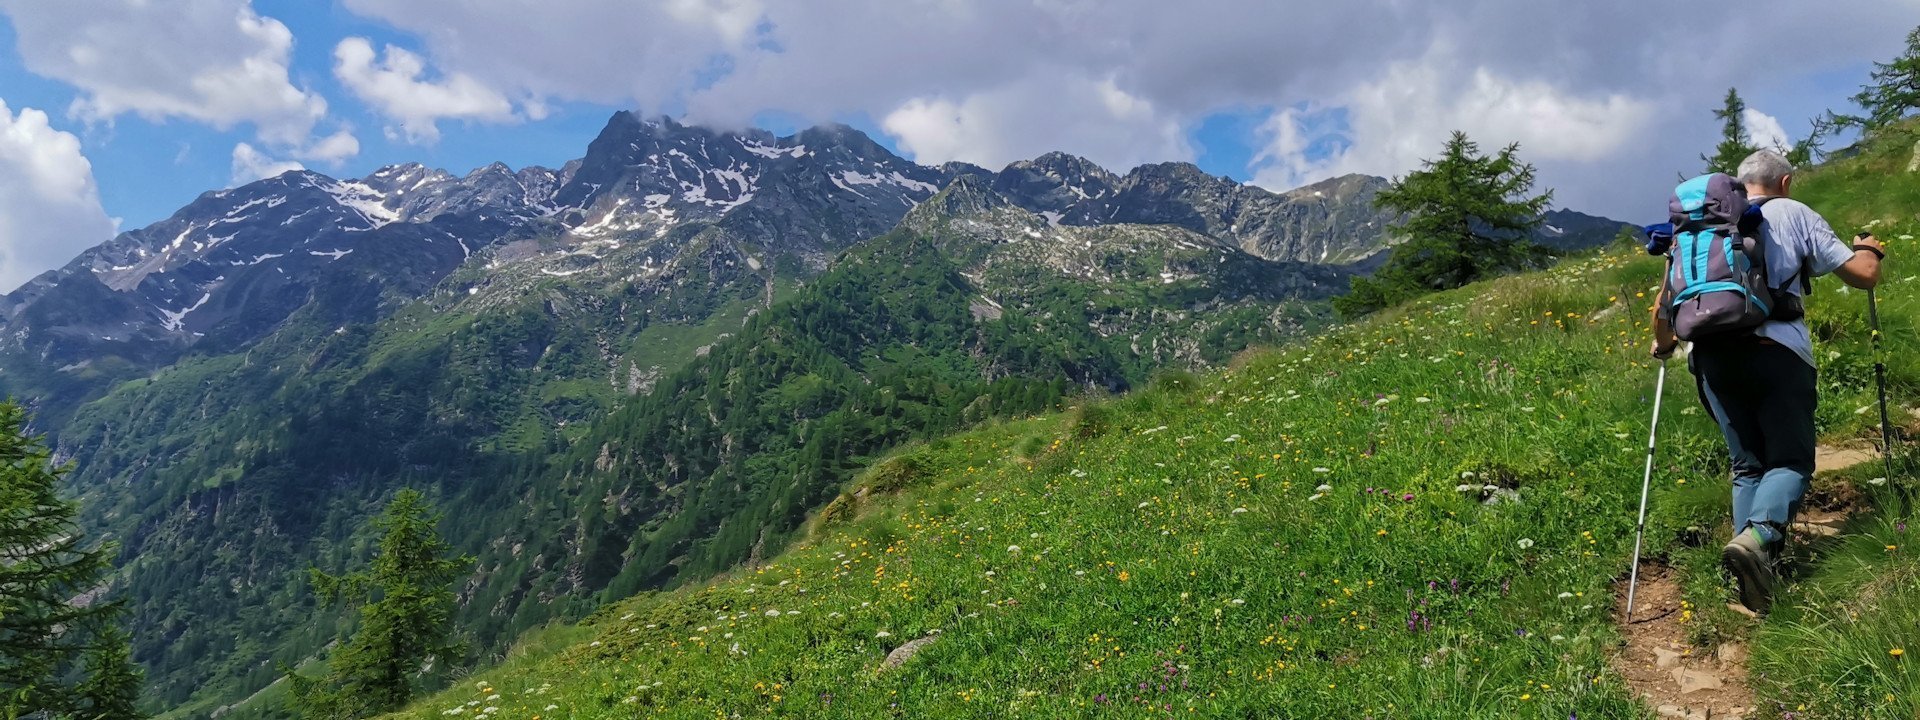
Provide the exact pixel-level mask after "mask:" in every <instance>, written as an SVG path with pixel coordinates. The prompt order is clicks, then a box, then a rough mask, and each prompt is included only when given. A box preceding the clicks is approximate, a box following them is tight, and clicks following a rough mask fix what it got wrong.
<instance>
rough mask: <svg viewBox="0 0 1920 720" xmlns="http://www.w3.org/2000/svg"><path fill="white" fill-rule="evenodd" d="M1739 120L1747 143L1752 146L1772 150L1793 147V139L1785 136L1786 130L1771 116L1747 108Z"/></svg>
mask: <svg viewBox="0 0 1920 720" xmlns="http://www.w3.org/2000/svg"><path fill="white" fill-rule="evenodd" d="M1740 120H1741V122H1742V123H1744V124H1745V125H1746V128H1747V139H1748V141H1749V142H1751V143H1753V144H1754V145H1756V146H1759V147H1763V148H1774V149H1782V148H1792V147H1793V138H1791V137H1788V136H1787V131H1786V129H1784V128H1782V127H1781V126H1780V121H1779V120H1778V119H1776V118H1774V117H1773V116H1772V115H1768V114H1766V113H1763V112H1760V111H1759V110H1755V109H1753V108H1747V109H1746V112H1743V113H1741V114H1740Z"/></svg>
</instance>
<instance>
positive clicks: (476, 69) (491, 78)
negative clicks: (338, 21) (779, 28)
mask: <svg viewBox="0 0 1920 720" xmlns="http://www.w3.org/2000/svg"><path fill="white" fill-rule="evenodd" d="M344 4H345V5H346V7H347V8H348V9H349V10H352V11H353V12H356V13H359V14H361V15H363V16H366V17H370V18H374V19H377V20H381V21H384V22H386V23H388V24H391V25H393V26H394V27H397V28H400V29H402V30H405V31H407V32H409V33H412V34H414V35H417V36H419V37H420V38H421V41H422V42H423V44H424V46H425V49H426V51H427V52H426V53H425V54H426V56H427V57H429V58H431V60H432V65H433V66H434V67H437V68H440V69H441V70H442V72H441V75H442V76H443V77H448V78H451V77H456V76H460V75H465V76H468V77H472V78H474V79H476V80H478V81H479V82H481V83H484V84H485V86H486V87H488V88H491V89H492V90H493V91H495V92H498V93H499V94H501V95H503V96H505V97H507V98H509V99H511V100H513V101H514V102H516V103H517V102H523V101H525V102H544V101H547V100H560V101H585V102H594V103H602V104H608V105H622V106H632V107H636V108H638V109H641V110H644V111H647V112H663V111H666V110H668V109H670V106H671V105H673V104H674V103H675V102H677V101H678V100H681V99H683V98H684V97H685V96H686V95H687V93H688V92H689V91H690V89H691V88H694V87H697V86H700V85H702V84H703V83H704V82H707V81H709V80H710V79H711V76H712V75H713V74H714V73H715V72H716V70H717V69H718V68H721V67H723V66H724V63H725V58H727V57H729V56H734V55H743V54H747V53H750V52H753V50H752V48H753V47H754V46H755V44H756V43H757V42H758V41H759V39H760V35H761V33H760V29H761V19H762V10H761V6H760V4H759V2H757V1H755V0H667V1H665V2H647V3H638V2H629V1H627V0H491V1H490V2H485V3H475V2H471V1H470V0H344ZM389 58H391V55H389ZM422 70H423V72H424V70H425V67H424V66H423V68H422Z"/></svg>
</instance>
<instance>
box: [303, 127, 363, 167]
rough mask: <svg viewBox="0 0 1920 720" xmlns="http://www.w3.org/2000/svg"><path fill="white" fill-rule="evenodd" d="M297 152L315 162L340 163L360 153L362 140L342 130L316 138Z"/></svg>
mask: <svg viewBox="0 0 1920 720" xmlns="http://www.w3.org/2000/svg"><path fill="white" fill-rule="evenodd" d="M296 154H297V155H299V156H300V157H301V158H304V159H307V160H312V161H314V162H323V163H328V164H332V165H338V164H340V162H341V161H343V160H346V159H347V158H350V157H353V156H355V155H359V154H360V140H359V139H357V138H355V137H354V136H353V133H352V132H350V131H347V130H341V131H339V132H336V133H334V134H332V135H328V136H326V137H324V138H320V139H319V140H315V141H314V142H313V143H312V144H311V145H308V146H306V147H304V148H300V149H299V150H298V152H297V153H296Z"/></svg>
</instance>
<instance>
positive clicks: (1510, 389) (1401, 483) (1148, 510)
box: [405, 154, 1920, 720]
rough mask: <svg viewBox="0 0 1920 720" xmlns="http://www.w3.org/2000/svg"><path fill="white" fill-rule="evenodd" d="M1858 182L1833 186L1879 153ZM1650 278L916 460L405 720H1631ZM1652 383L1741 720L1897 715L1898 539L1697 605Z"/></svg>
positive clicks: (1837, 174)
mask: <svg viewBox="0 0 1920 720" xmlns="http://www.w3.org/2000/svg"><path fill="white" fill-rule="evenodd" d="M1876 157H1879V156H1874V155H1871V154H1869V155H1868V156H1865V157H1863V158H1862V159H1860V160H1857V161H1852V162H1853V163H1855V164H1856V165H1865V164H1867V163H1870V162H1881V161H1885V162H1892V161H1893V159H1887V158H1881V159H1880V160H1875V158H1876ZM1891 157H1892V156H1888V158H1891ZM1895 159H1897V160H1898V161H1899V162H1904V158H1895ZM1843 171H1844V172H1843ZM1855 172H1856V170H1855V166H1854V165H1844V164H1843V165H1842V169H1841V170H1836V171H1834V172H1833V174H1832V175H1831V176H1829V175H1822V174H1818V173H1816V174H1813V175H1811V176H1809V177H1808V178H1807V179H1806V180H1804V181H1803V187H1804V188H1805V193H1804V196H1805V197H1807V198H1808V199H1810V200H1811V201H1812V202H1813V204H1814V205H1815V207H1816V208H1819V209H1825V207H1824V206H1823V203H1830V204H1832V205H1834V206H1835V207H1836V208H1837V212H1838V215H1837V217H1844V218H1846V219H1847V220H1848V221H1849V222H1855V221H1857V222H1863V223H1864V222H1867V221H1868V219H1867V218H1869V217H1878V218H1879V219H1880V220H1881V224H1880V226H1879V228H1880V229H1881V234H1882V236H1883V237H1887V238H1888V239H1889V240H1890V241H1891V242H1892V245H1893V248H1894V253H1895V254H1894V260H1893V261H1892V262H1890V263H1889V271H1888V279H1887V280H1888V285H1886V286H1885V290H1884V291H1883V297H1881V304H1882V308H1881V312H1882V316H1883V322H1885V323H1886V324H1887V325H1888V328H1889V329H1888V333H1887V339H1888V342H1889V343H1890V348H1889V350H1890V358H1892V362H1891V363H1890V372H1891V375H1892V380H1893V385H1894V389H1895V391H1896V400H1900V401H1903V402H1904V401H1909V400H1910V399H1911V398H1912V397H1914V395H1915V393H1914V392H1913V390H1914V388H1915V387H1916V384H1917V383H1916V381H1920V361H1916V359H1915V357H1916V356H1915V354H1914V352H1913V351H1914V350H1915V349H1916V348H1915V347H1914V345H1915V342H1914V335H1913V333H1912V332H1911V328H1912V325H1911V320H1912V318H1913V317H1914V312H1915V306H1916V304H1917V303H1916V301H1915V300H1914V299H1913V297H1912V296H1911V292H1912V290H1913V289H1915V288H1916V287H1920V286H1915V285H1911V284H1909V283H1910V281H1911V275H1903V274H1902V272H1903V271H1902V268H1903V267H1912V266H1911V265H1910V264H1907V265H1903V264H1902V263H1904V262H1906V261H1904V259H1903V258H1902V257H1901V255H1900V252H1901V251H1902V249H1903V246H1911V243H1910V242H1909V241H1910V239H1911V238H1910V235H1908V233H1911V232H1914V230H1915V229H1916V228H1920V226H1916V225H1915V223H1914V221H1913V216H1912V215H1911V214H1910V211H1909V210H1908V209H1906V208H1900V209H1890V210H1888V214H1887V215H1886V216H1884V217H1880V216H1874V215H1873V213H1872V211H1871V210H1869V209H1862V208H1861V207H1858V206H1857V203H1856V201H1854V200H1853V199H1851V198H1852V196H1850V195H1847V194H1846V193H1845V192H1844V186H1843V185H1841V184H1840V183H1841V180H1845V179H1846V178H1851V177H1853V175H1852V174H1853V173H1855ZM1829 178H1836V179H1829ZM1846 181H1847V182H1855V181H1854V180H1846ZM1896 181H1897V182H1900V183H1906V184H1908V185H1909V186H1912V185H1914V181H1912V180H1908V179H1907V178H1906V177H1905V176H1900V177H1899V178H1897V179H1896ZM1858 182H1865V180H1859V181H1858ZM1859 202H1865V201H1859ZM1658 272H1659V266H1658V265H1657V263H1656V261H1654V260H1652V259H1649V258H1646V257H1644V256H1641V255H1637V254H1636V252H1635V251H1632V250H1619V249H1616V250H1613V251H1610V252H1608V253H1605V254H1601V255H1598V256H1591V257H1586V258H1578V259H1575V260H1571V261H1568V262H1566V263H1564V264H1562V265H1561V266H1560V267H1558V268H1555V269H1553V270H1551V271H1548V272H1544V273H1535V274H1531V275H1527V276H1521V277H1514V278H1506V279H1501V280H1497V281H1493V282H1489V283H1482V284H1479V285H1476V286H1472V287H1469V288H1464V289H1462V290H1459V291H1453V292H1449V293H1443V294H1440V295H1436V296H1433V297H1430V298H1427V299H1424V300H1420V301H1417V302H1414V303H1412V304H1409V305H1406V306H1403V307H1400V308H1395V309H1392V310H1389V311H1387V312H1385V313H1382V314H1380V315H1378V316H1376V317H1375V318H1373V319H1371V320H1369V321H1367V322H1365V323H1361V324H1358V325H1354V326H1349V327H1344V328H1340V329H1337V330H1335V331H1333V332H1331V333H1329V334H1326V335H1324V336H1322V337H1320V338H1317V339H1314V340H1312V341H1308V342H1304V343H1301V344H1299V345H1297V346H1295V347H1291V348H1288V349H1285V350H1278V351H1272V352H1263V353H1255V354H1252V355H1249V356H1247V357H1245V358H1242V359H1241V360H1240V361H1238V362H1236V363H1235V365H1234V367H1235V369H1234V370H1232V371H1230V372H1225V373H1222V374H1219V375H1214V376H1190V375H1184V374H1181V375H1170V376H1167V377H1165V378H1163V379H1161V380H1160V381H1158V382H1155V383H1153V384H1152V385H1151V386H1150V387H1149V388H1148V389H1145V390H1142V391H1139V392H1136V393H1134V394H1131V395H1128V396H1124V397H1121V398H1117V399H1113V400H1110V401H1105V402H1102V403H1099V404H1096V405H1093V406H1091V407H1086V408H1082V409H1079V410H1075V411H1071V412H1069V413H1064V414H1061V415H1056V416H1046V417H1039V418H1033V419H1029V420H1024V421H1019V422H1009V423H1002V424H996V425H992V426H988V427H984V428H981V429H978V430H976V431H973V432H969V433H965V434H961V435H957V436H954V437H950V438H946V439H943V440H939V441H935V442H932V443H929V444H926V445H923V446H916V447H914V448H911V449H908V450H906V451H903V454H904V455H905V456H906V457H903V458H901V459H895V460H890V461H887V463H885V464H882V465H880V466H879V467H878V468H877V469H876V470H875V471H874V472H873V473H872V474H871V475H870V476H868V477H865V478H862V479H861V480H858V481H856V482H855V483H854V485H853V486H852V487H850V488H849V491H848V493H846V494H844V495H842V496H841V497H840V498H839V499H838V500H836V501H835V502H834V504H833V505H832V510H831V511H830V512H829V513H827V514H828V517H826V518H822V521H821V522H818V523H816V525H815V530H814V535H813V536H811V537H810V538H808V539H806V540H804V541H802V542H799V543H796V544H795V546H794V547H792V548H791V549H790V550H789V551H788V552H786V553H784V554H782V555H780V556H778V557H776V558H773V559H772V560H771V561H770V562H768V563H767V564H766V565H764V566H762V567H758V568H751V569H742V570H738V571H736V572H734V573H732V574H731V575H729V576H726V577H722V578H719V579H717V580H715V581H712V582H710V583H707V584H704V585H701V586H697V587H688V588H683V589H680V590H677V591H674V592H668V593H658V594H648V595H644V596H640V597H636V598H632V599H629V600H626V601H622V602H619V603H615V604H612V605H610V606H608V607H605V608H603V609H602V610H601V611H599V612H597V613H596V614H595V615H594V616H593V617H591V618H589V619H588V620H587V621H586V622H585V623H583V625H582V626H580V627H579V628H577V629H574V630H572V631H571V632H576V633H578V638H579V640H580V641H581V642H579V643H577V644H574V645H572V646H570V647H567V648H565V649H556V648H548V649H547V650H545V651H542V652H533V653H528V654H526V655H524V656H522V657H519V658H517V659H515V660H513V661H511V662H509V663H508V664H506V665H503V666H500V667H498V668H495V669H491V670H486V671H483V672H480V673H478V674H476V675H475V676H473V677H471V678H468V679H467V681H465V682H464V683H462V684H460V685H457V686H456V687H455V688H454V689H452V690H449V691H447V692H444V693H441V694H439V695H436V696H433V697H430V698H427V699H425V700H423V701H421V702H419V703H417V704H416V705H415V706H414V707H413V708H411V709H409V711H408V712H407V713H405V715H407V716H410V717H419V718H430V717H443V716H451V717H459V716H473V715H476V714H480V715H490V716H497V717H511V718H529V717H534V716H538V717H540V718H598V717H636V716H638V717H675V718H679V717H685V718H695V717H736V716H738V717H761V716H789V717H823V718H874V717H940V718H970V717H981V718H985V717H1045V716H1058V717H1101V716H1113V717H1166V716H1191V717H1235V718H1238V717H1329V718H1332V717H1338V718H1359V717H1373V718H1387V717H1408V718H1428V717H1446V718H1454V717H1460V718H1467V717H1471V718H1542V717H1546V718H1562V717H1571V716H1576V715H1577V717H1579V718H1583V719H1589V720H1591V719H1593V718H1641V717H1645V716H1647V709H1646V708H1644V707H1643V706H1642V705H1641V704H1640V703H1639V702H1638V701H1637V700H1636V699H1635V698H1634V697H1632V696H1631V694H1630V693H1629V692H1628V691H1627V690H1626V689H1625V688H1624V687H1623V685H1622V682H1621V681H1620V679H1619V678H1618V676H1617V675H1616V674H1614V673H1613V672H1612V671H1611V670H1610V669H1609V667H1608V657H1609V654H1610V653H1611V652H1612V651H1613V649H1614V648H1615V647H1616V645H1617V643H1618V641H1619V636H1618V634H1617V633H1616V631H1615V629H1614V627H1613V626H1612V624H1611V622H1610V609H1611V605H1612V602H1613V599H1612V598H1611V596H1610V584H1611V583H1612V582H1613V581H1614V580H1615V579H1616V578H1617V577H1618V576H1619V575H1621V574H1624V572H1625V570H1626V565H1627V557H1628V555H1629V553H1630V551H1631V545H1632V541H1633V537H1632V533H1633V521H1634V517H1633V515H1634V509H1635V506H1636V503H1637V500H1638V493H1639V482H1640V477H1641V462H1642V461H1643V457H1644V456H1643V452H1644V447H1643V445H1642V443H1643V441H1644V433H1645V432H1646V423H1647V420H1648V416H1649V412H1650V410H1651V407H1652V405H1651V400H1652V398H1651V394H1652V392H1653V386H1654V377H1653V369H1654V365H1653V363H1652V362H1651V361H1649V360H1647V359H1646V356H1645V347H1646V346H1647V334H1648V331H1647V327H1646V306H1647V304H1648V302H1649V300H1648V299H1647V297H1648V296H1649V295H1650V294H1651V293H1650V290H1651V288H1652V285H1653V284H1654V283H1655V281H1656V278H1657V276H1658ZM1905 272H1908V273H1911V270H1907V271H1905ZM1837 286H1838V283H1837V282H1833V281H1824V282H1822V283H1821V285H1820V287H1819V289H1818V291H1817V292H1816V294H1815V297H1814V298H1813V300H1812V302H1811V303H1810V305H1811V306H1812V312H1813V316H1812V322H1813V324H1814V326H1815V328H1816V329H1817V331H1818V333H1819V335H1820V338H1821V342H1820V345H1819V347H1818V349H1817V351H1818V352H1819V353H1820V354H1821V355H1822V357H1823V360H1824V365H1823V367H1824V370H1823V374H1822V401H1823V407H1822V410H1821V412H1820V415H1819V422H1820V426H1821V428H1822V432H1823V434H1825V435H1826V436H1827V437H1829V438H1830V439H1840V438H1846V437H1851V436H1856V435H1860V434H1862V433H1864V432H1866V431H1868V429H1869V428H1871V427H1872V426H1873V425H1874V422H1873V420H1872V419H1870V418H1869V416H1870V415H1871V413H1860V412H1856V410H1857V409H1858V408H1860V407H1863V406H1867V405H1869V404H1870V403H1871V402H1872V398H1873V384H1872V379H1871V374H1870V368H1871V355H1870V353H1869V350H1868V347H1867V343H1866V342H1865V338H1866V334H1865V332H1864V326H1865V320H1864V313H1863V311H1862V308H1861V307H1860V306H1861V305H1862V304H1863V298H1862V296H1861V294H1860V293H1857V292H1854V293H1843V292H1841V291H1840V290H1839V289H1838V288H1837ZM1896 329H1897V330H1896ZM1861 368H1867V369H1868V372H1867V373H1862V372H1861V371H1860V370H1861ZM1673 369H1674V375H1673V376H1672V377H1670V381H1671V382H1670V383H1669V385H1670V387H1669V389H1668V396H1667V398H1666V400H1667V405H1666V407H1667V408H1669V411H1668V414H1667V417H1666V418H1665V419H1664V420H1663V424H1662V428H1663V432H1662V445H1661V451H1660V455H1659V458H1660V463H1659V468H1658V472H1657V474H1656V477H1655V493H1654V498H1653V503H1654V504H1653V513H1652V516H1651V518H1650V529H1649V546H1650V548H1652V550H1651V554H1652V555H1655V556H1665V557H1666V558H1667V559H1668V560H1669V561H1671V562H1672V563H1674V564H1675V566H1676V567H1678V568H1679V569H1680V570H1681V572H1682V575H1683V583H1684V585H1685V587H1686V590H1687V593H1688V595H1689V597H1690V599H1691V601H1692V602H1693V605H1694V608H1695V613H1694V614H1693V615H1692V616H1691V617H1690V619H1689V622H1690V623H1693V624H1694V627H1693V634H1694V635H1695V637H1696V638H1697V639H1699V640H1701V641H1710V640H1720V639H1726V638H1746V639H1748V640H1749V641H1750V642H1751V643H1752V645H1753V647H1754V663H1755V670H1756V678H1758V680H1757V682H1756V685H1757V689H1758V691H1759V692H1760V694H1761V695H1762V697H1763V699H1764V700H1765V703H1764V707H1763V708H1762V710H1761V712H1762V715H1763V716H1768V715H1775V716H1786V715H1783V713H1789V712H1793V713H1797V712H1800V710H1799V709H1800V708H1802V707H1803V706H1804V707H1805V708H1806V709H1807V711H1808V712H1812V713H1814V714H1812V715H1810V716H1811V717H1860V718H1912V717H1914V715H1915V711H1916V707H1920V706H1916V703H1920V686H1916V682H1920V669H1915V667H1914V665H1913V663H1915V662H1920V659H1916V658H1915V657H1913V655H1914V654H1920V630H1915V629H1914V628H1916V627H1920V553H1916V552H1915V550H1917V549H1920V545H1915V546H1913V547H1912V548H1909V547H1908V544H1909V543H1910V542H1911V540H1910V537H1909V535H1910V532H1911V531H1909V530H1906V529H1902V528H1901V526H1900V525H1899V524H1898V523H1899V522H1900V521H1899V520H1897V519H1893V518H1889V517H1886V516H1885V515H1884V514H1880V513H1876V512H1875V511H1874V510H1873V509H1872V508H1873V507H1881V505H1879V504H1877V503H1875V504H1871V505H1870V506H1869V508H1868V509H1867V512H1866V513H1865V514H1864V515H1863V516H1862V517H1861V518H1859V519H1858V520H1857V524H1856V528H1855V530H1856V534H1854V535H1852V536H1850V537H1848V538H1846V539H1844V540H1843V541H1841V542H1839V543H1837V544H1834V545H1832V546H1829V547H1823V548H1819V549H1818V550H1817V551H1816V552H1814V553H1812V554H1808V553H1802V556H1803V557H1804V558H1805V559H1804V560H1803V561H1802V567H1801V570H1800V572H1799V574H1798V575H1797V576H1796V578H1797V579H1796V580H1795V582H1794V584H1793V585H1791V586H1790V587H1789V588H1788V589H1787V591H1786V592H1785V593H1784V594H1783V597H1782V600H1781V606H1780V609H1779V610H1777V611H1776V612H1775V613H1774V615H1773V616H1771V617H1770V618H1769V619H1767V620H1765V621H1763V622H1754V621H1747V620H1745V619H1743V618H1740V617H1738V616H1734V615H1732V614H1731V613H1727V612H1726V611H1724V610H1723V609H1721V608H1723V607H1724V605H1725V603H1726V602H1728V601H1729V600H1730V599H1731V595H1730V593H1729V592H1728V585H1727V583H1726V581H1725V579H1724V578H1723V577H1721V575H1720V573H1719V570H1718V568H1717V548H1718V547H1719V544H1720V543H1721V542H1724V540H1725V538H1726V536H1727V534H1728V528H1727V527H1726V526H1727V520H1726V512H1727V510H1726V481H1725V480H1724V477H1725V473H1726V465H1725V460H1724V458H1723V457H1722V453H1723V449H1722V448H1721V446H1720V441H1719V438H1718V435H1717V431H1716V430H1715V429H1714V428H1713V426H1712V424H1711V423H1710V421H1708V420H1707V418H1705V417H1704V414H1703V413H1702V412H1700V410H1699V408H1698V407H1697V402H1695V401H1694V399H1693V397H1692V392H1691V388H1690V383H1689V382H1688V380H1687V376H1686V375H1685V374H1684V372H1683V371H1681V369H1680V368H1679V367H1678V366H1676V367H1675V368H1673ZM1872 476H1873V475H1872V474H1861V473H1860V472H1859V471H1856V472H1855V473H1854V474H1852V475H1849V476H1846V477H1844V478H1842V479H1841V480H1840V481H1839V482H1844V483H1852V484H1857V485H1858V486H1860V487H1862V488H1867V489H1872V488H1873V487H1874V486H1872V485H1870V484H1869V483H1867V482H1866V481H1867V480H1870V479H1871V477H1872ZM1910 480H1911V479H1910V478H1905V477H1903V478H1897V479H1896V483H1898V482H1908V481H1910ZM862 490H864V492H861V491H862ZM1512 493H1517V495H1518V499H1519V501H1518V502H1497V503H1491V504H1490V503H1487V502H1483V499H1484V498H1492V497H1503V498H1504V497H1510V496H1511V494H1512ZM1873 497H1878V498H1880V499H1881V500H1884V499H1885V496H1884V495H1877V496H1873ZM1888 546H1894V547H1895V548H1896V549H1891V550H1890V549H1887V547H1888ZM928 636H937V637H938V638H939V639H938V641H937V642H935V643H934V644H933V645H931V646H929V647H928V648H926V649H925V650H924V651H922V652H921V653H920V654H919V655H918V656H917V657H915V658H913V659H912V660H911V661H909V662H907V663H906V664H905V665H904V666H903V667H901V668H899V669H896V670H892V671H888V672H884V673H883V672H879V671H878V668H879V666H880V665H881V662H882V660H883V659H884V658H885V657H886V656H887V654H888V652H889V651H891V650H892V649H894V648H896V647H898V646H900V645H901V644H903V643H905V642H907V641H909V640H913V639H915V638H920V637H928ZM1902 643H1904V644H1905V647H1904V648H1903V649H1904V650H1905V653H1903V654H1902V655H1900V656H1895V655H1894V654H1892V653H1891V652H1890V651H1891V650H1894V649H1902V648H1901V645H1902ZM489 708H494V710H492V711H489V710H488V709H489ZM1795 716H1799V715H1795Z"/></svg>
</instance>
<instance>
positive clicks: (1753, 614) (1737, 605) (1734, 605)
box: [1727, 603, 1760, 620]
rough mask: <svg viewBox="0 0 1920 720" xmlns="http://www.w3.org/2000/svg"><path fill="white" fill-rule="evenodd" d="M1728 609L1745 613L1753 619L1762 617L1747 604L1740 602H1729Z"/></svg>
mask: <svg viewBox="0 0 1920 720" xmlns="http://www.w3.org/2000/svg"><path fill="white" fill-rule="evenodd" d="M1727 609H1728V610H1732V611H1734V612H1737V613H1740V614H1741V615H1744V616H1746V617H1747V618H1749V619H1753V620H1758V619H1760V613H1757V612H1754V611H1752V610H1748V609H1747V606H1745V605H1741V604H1740V603H1727Z"/></svg>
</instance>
